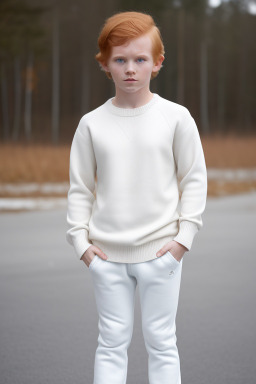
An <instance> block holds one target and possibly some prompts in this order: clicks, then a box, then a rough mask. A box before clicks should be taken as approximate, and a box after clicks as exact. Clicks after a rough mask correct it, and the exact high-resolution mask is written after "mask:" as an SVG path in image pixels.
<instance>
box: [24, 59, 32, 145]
mask: <svg viewBox="0 0 256 384" xmlns="http://www.w3.org/2000/svg"><path fill="white" fill-rule="evenodd" d="M33 62H34V57H33V52H32V51H30V52H29V54H28V61H27V68H26V84H25V113H24V128H25V137H26V140H28V141H30V140H31V133H32V124H31V112H32V90H33V71H34V68H33V65H34V64H33Z"/></svg>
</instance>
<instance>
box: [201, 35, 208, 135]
mask: <svg viewBox="0 0 256 384" xmlns="http://www.w3.org/2000/svg"><path fill="white" fill-rule="evenodd" d="M200 115H201V125H202V132H203V133H204V134H208V133H209V132H210V128H209V117H208V67H207V42H206V39H205V37H204V36H203V37H202V41H201V46H200Z"/></svg>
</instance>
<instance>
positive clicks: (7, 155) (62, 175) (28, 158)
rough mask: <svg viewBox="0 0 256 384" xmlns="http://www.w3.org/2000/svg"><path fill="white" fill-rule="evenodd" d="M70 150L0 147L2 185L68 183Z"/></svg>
mask: <svg viewBox="0 0 256 384" xmlns="http://www.w3.org/2000/svg"><path fill="white" fill-rule="evenodd" d="M69 154H70V146H56V147H55V146H50V145H33V146H29V145H26V146H21V145H10V144H5V145H3V144H1V145H0V182H1V183H25V182H37V183H43V182H56V183H57V182H62V181H68V177H69V175H68V173H69Z"/></svg>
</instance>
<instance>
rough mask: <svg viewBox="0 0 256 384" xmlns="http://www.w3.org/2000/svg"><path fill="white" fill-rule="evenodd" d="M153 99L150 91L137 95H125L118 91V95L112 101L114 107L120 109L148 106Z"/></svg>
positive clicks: (143, 91)
mask: <svg viewBox="0 0 256 384" xmlns="http://www.w3.org/2000/svg"><path fill="white" fill-rule="evenodd" d="M152 97H153V93H152V92H150V90H149V89H148V90H147V91H145V90H142V91H141V92H136V93H129V94H127V93H124V92H120V91H119V90H118V89H116V95H115V97H114V98H113V100H112V103H113V105H115V106H116V107H119V108H138V107H141V106H143V105H145V104H147V103H148V102H149V101H150V100H151V99H152Z"/></svg>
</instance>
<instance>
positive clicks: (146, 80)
mask: <svg viewBox="0 0 256 384" xmlns="http://www.w3.org/2000/svg"><path fill="white" fill-rule="evenodd" d="M163 60H164V56H161V57H160V58H159V60H158V61H157V63H154V62H153V56H152V42H151V38H150V36H149V35H144V36H140V37H138V38H136V39H132V40H130V41H128V43H126V44H125V45H120V46H117V47H112V52H111V55H110V57H109V60H108V62H107V64H105V65H102V67H103V69H104V70H105V71H107V72H110V73H111V75H112V79H113V81H114V83H115V87H116V91H117V92H118V91H119V93H120V92H122V93H128V94H131V93H136V92H138V91H141V90H145V91H148V90H149V84H150V78H151V73H152V72H157V71H159V69H160V68H161V64H162V62H163ZM130 78H132V79H134V80H133V81H132V80H131V81H129V80H127V79H130Z"/></svg>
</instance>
